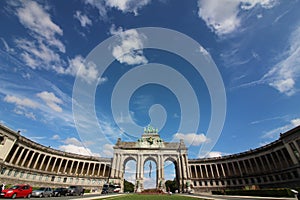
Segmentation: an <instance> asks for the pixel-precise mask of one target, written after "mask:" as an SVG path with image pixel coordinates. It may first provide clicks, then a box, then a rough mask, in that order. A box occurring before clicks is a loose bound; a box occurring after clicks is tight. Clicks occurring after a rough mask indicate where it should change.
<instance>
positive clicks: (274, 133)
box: [262, 118, 300, 139]
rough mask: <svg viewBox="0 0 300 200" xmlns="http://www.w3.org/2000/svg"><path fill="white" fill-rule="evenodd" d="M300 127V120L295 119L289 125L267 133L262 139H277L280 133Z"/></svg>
mask: <svg viewBox="0 0 300 200" xmlns="http://www.w3.org/2000/svg"><path fill="white" fill-rule="evenodd" d="M299 125H300V118H295V119H292V120H291V121H290V122H289V124H287V125H284V126H281V127H277V128H275V129H273V130H270V131H268V132H266V133H265V134H264V135H263V136H262V138H265V139H276V138H277V137H278V136H279V134H280V133H284V132H286V131H288V130H290V129H292V128H294V127H296V126H299Z"/></svg>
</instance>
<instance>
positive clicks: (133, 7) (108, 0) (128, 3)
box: [85, 0, 151, 19]
mask: <svg viewBox="0 0 300 200" xmlns="http://www.w3.org/2000/svg"><path fill="white" fill-rule="evenodd" d="M150 2H151V0H122V1H118V0H85V3H86V4H89V5H91V6H93V7H95V8H97V9H98V12H99V15H100V16H101V17H102V18H104V19H106V17H107V11H108V10H109V9H111V8H115V9H117V10H120V11H122V12H123V13H133V14H134V15H135V16H137V15H138V11H139V10H140V9H142V8H143V7H144V6H146V5H148V4H149V3H150Z"/></svg>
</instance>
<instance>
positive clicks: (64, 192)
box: [53, 188, 69, 197]
mask: <svg viewBox="0 0 300 200" xmlns="http://www.w3.org/2000/svg"><path fill="white" fill-rule="evenodd" d="M67 195H69V191H68V188H56V189H55V190H53V196H55V197H60V196H67Z"/></svg>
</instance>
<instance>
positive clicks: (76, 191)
mask: <svg viewBox="0 0 300 200" xmlns="http://www.w3.org/2000/svg"><path fill="white" fill-rule="evenodd" d="M68 193H69V195H73V196H78V195H83V193H84V189H83V187H82V186H80V185H72V186H70V187H69V188H68Z"/></svg>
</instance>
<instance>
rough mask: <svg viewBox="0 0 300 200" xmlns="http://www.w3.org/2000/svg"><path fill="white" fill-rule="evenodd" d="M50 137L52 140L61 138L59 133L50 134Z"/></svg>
mask: <svg viewBox="0 0 300 200" xmlns="http://www.w3.org/2000/svg"><path fill="white" fill-rule="evenodd" d="M51 139H52V140H60V139H61V138H60V136H59V135H57V134H55V135H53V136H52V138H51Z"/></svg>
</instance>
